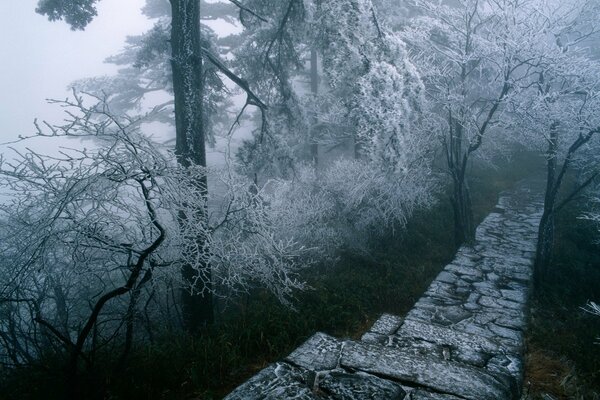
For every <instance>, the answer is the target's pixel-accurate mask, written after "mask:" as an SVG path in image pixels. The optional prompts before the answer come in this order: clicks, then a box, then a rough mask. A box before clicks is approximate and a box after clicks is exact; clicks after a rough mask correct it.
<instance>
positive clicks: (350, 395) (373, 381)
mask: <svg viewBox="0 0 600 400" xmlns="http://www.w3.org/2000/svg"><path fill="white" fill-rule="evenodd" d="M318 385H319V388H320V389H321V390H322V391H323V392H325V393H327V394H328V395H329V396H330V397H331V398H332V399H336V400H338V399H339V400H372V399H381V400H402V399H404V398H405V396H406V392H405V391H404V390H403V389H402V387H401V386H400V385H398V384H397V383H394V382H392V381H388V380H385V379H381V378H378V377H376V376H373V375H369V374H365V373H356V374H349V373H345V372H331V373H328V374H326V375H325V376H323V377H322V378H320V379H319V383H318Z"/></svg>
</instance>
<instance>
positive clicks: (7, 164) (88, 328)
mask: <svg viewBox="0 0 600 400" xmlns="http://www.w3.org/2000/svg"><path fill="white" fill-rule="evenodd" d="M58 103H59V105H60V106H61V107H63V108H64V109H65V110H66V111H67V113H68V116H67V118H66V121H65V123H64V125H60V126H50V125H46V126H45V127H44V126H40V127H39V129H38V132H37V134H36V135H34V136H33V137H31V138H27V139H22V141H21V142H19V143H18V145H19V146H20V147H23V146H21V145H26V144H28V143H29V141H32V140H34V141H38V142H39V141H40V140H41V141H45V142H47V141H50V142H52V141H56V140H58V141H61V142H62V143H65V142H66V139H73V142H74V143H76V144H77V145H79V144H80V143H81V141H82V140H83V141H84V143H86V144H87V145H88V148H84V149H77V148H69V147H61V148H60V149H59V150H58V151H57V152H56V154H49V155H47V154H42V153H38V152H35V151H32V150H24V151H22V152H21V151H15V154H14V155H13V156H12V157H9V155H8V154H5V158H3V159H2V160H1V162H0V187H1V188H2V192H3V193H10V198H8V199H6V200H4V201H3V202H2V203H1V204H0V227H1V229H0V236H1V237H0V258H1V259H2V262H1V263H0V315H1V318H0V343H2V347H1V348H0V361H1V362H2V363H5V364H9V365H12V366H19V365H23V364H29V363H31V362H32V361H33V360H35V359H36V358H38V357H40V356H41V355H42V354H44V353H47V352H55V353H56V354H57V355H59V356H60V355H62V354H66V355H67V360H66V368H65V371H66V374H67V376H66V379H67V382H68V383H69V385H71V388H72V389H73V390H74V393H72V397H73V398H81V397H80V396H78V395H77V389H78V388H77V385H76V378H77V371H78V365H80V364H84V365H87V366H88V367H90V366H91V365H92V364H93V362H94V361H93V357H92V356H91V354H94V352H95V351H96V350H97V349H98V348H102V347H107V346H108V347H109V348H110V347H112V349H113V350H114V351H115V352H119V353H120V354H121V357H120V359H119V362H121V361H123V360H124V358H125V357H126V356H127V353H128V351H129V349H130V348H131V346H132V344H133V342H134V340H138V341H139V340H142V341H143V340H147V337H148V335H151V334H152V332H153V331H156V330H160V329H161V328H168V327H172V326H177V325H179V324H180V323H183V324H185V325H187V324H189V322H188V321H185V320H184V321H180V320H179V318H178V315H179V312H178V308H179V307H178V305H177V304H174V303H173V301H172V297H171V296H172V290H173V289H178V288H184V290H185V291H187V292H189V293H190V295H197V294H205V295H206V294H212V293H214V292H220V293H226V294H229V293H230V292H231V290H243V291H246V290H249V289H250V288H251V287H254V286H255V285H259V286H260V287H267V288H269V289H270V290H271V291H272V292H273V293H274V294H275V295H276V296H277V298H279V299H280V300H281V301H282V302H289V301H290V298H291V296H292V294H293V290H294V289H301V288H302V287H303V284H302V282H301V281H300V280H299V279H298V277H297V273H298V271H299V270H300V268H302V267H304V266H306V265H309V264H310V258H307V257H306V255H307V253H306V250H305V249H304V248H303V247H302V246H301V245H298V244H297V243H296V241H295V240H294V238H293V237H286V238H285V239H283V238H281V237H280V236H278V235H277V233H278V232H277V230H276V229H274V227H275V226H276V223H275V220H274V216H276V215H277V213H274V212H273V211H272V210H271V209H270V206H269V204H268V203H267V202H265V201H264V200H263V194H262V193H261V192H260V191H258V190H251V191H249V190H244V189H245V188H246V187H247V185H248V182H247V180H245V179H241V178H240V177H237V176H235V175H233V174H231V173H230V174H223V175H221V179H222V180H223V182H224V185H225V186H226V187H227V188H228V190H227V191H226V193H225V194H224V195H222V196H221V202H220V203H221V204H222V205H223V209H222V211H221V212H219V213H214V215H213V218H212V219H209V220H206V219H205V218H206V206H205V200H204V199H205V196H206V192H205V188H204V187H203V186H201V185H198V182H202V181H204V180H205V176H206V174H207V171H206V168H204V167H202V166H200V165H197V164H192V165H190V166H184V165H182V164H181V163H178V162H177V159H176V157H175V155H174V154H173V152H170V151H168V150H167V149H165V148H164V146H161V145H159V144H157V143H154V142H152V141H151V140H149V139H148V138H146V137H145V136H144V135H143V134H142V133H141V132H140V131H139V127H140V124H142V123H143V122H144V120H143V119H139V118H137V117H136V118H131V117H127V116H116V115H114V114H112V113H111V112H110V110H109V108H108V105H107V103H106V102H104V101H100V102H98V103H94V104H92V105H91V106H87V105H86V104H85V103H86V101H84V98H82V97H81V96H77V95H76V96H75V98H74V99H73V100H72V101H66V102H58ZM23 238H27V240H23ZM207 249H210V251H207ZM206 265H210V266H211V269H210V273H211V275H207V274H206ZM185 268H189V269H190V270H191V271H194V275H193V277H194V279H193V280H190V278H189V277H188V276H186V275H183V276H182V275H181V274H179V271H181V270H182V269H185ZM184 306H185V304H184ZM184 318H187V316H184ZM142 328H143V329H142ZM117 354H118V353H117Z"/></svg>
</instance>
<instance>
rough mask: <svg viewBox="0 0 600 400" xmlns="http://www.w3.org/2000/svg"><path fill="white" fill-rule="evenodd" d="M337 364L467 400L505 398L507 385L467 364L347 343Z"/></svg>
mask: <svg viewBox="0 0 600 400" xmlns="http://www.w3.org/2000/svg"><path fill="white" fill-rule="evenodd" d="M340 364H341V366H343V367H345V368H352V369H354V370H359V371H364V372H368V373H373V374H376V375H377V376H381V377H384V376H385V377H390V378H393V379H396V380H399V381H401V382H407V383H411V384H416V385H419V386H424V387H426V388H430V389H433V390H434V391H437V392H442V393H447V394H452V395H456V396H461V397H463V398H465V399H468V400H498V399H509V398H511V396H512V395H513V393H512V391H511V388H510V387H508V386H506V384H505V383H504V382H502V381H501V380H500V379H497V378H496V377H495V376H494V375H491V374H489V373H487V372H484V371H483V370H481V369H477V368H473V367H470V366H467V365H463V364H459V363H453V362H449V361H442V360H438V359H435V358H432V357H422V356H416V355H412V354H406V353H405V352H403V351H401V350H397V349H393V348H390V347H380V346H373V345H369V344H365V343H359V342H347V343H346V344H345V346H344V349H343V350H342V358H341V362H340Z"/></svg>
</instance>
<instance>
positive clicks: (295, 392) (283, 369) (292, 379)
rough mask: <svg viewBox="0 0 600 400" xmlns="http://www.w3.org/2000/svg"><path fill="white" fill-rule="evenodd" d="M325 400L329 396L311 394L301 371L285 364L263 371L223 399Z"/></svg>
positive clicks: (272, 366) (274, 365) (271, 366)
mask: <svg viewBox="0 0 600 400" xmlns="http://www.w3.org/2000/svg"><path fill="white" fill-rule="evenodd" d="M292 398H293V399H297V400H316V399H320V400H325V399H330V397H329V396H327V395H325V394H323V395H320V394H316V393H313V391H312V389H311V388H310V387H309V386H308V385H307V384H306V380H305V377H304V376H303V374H302V372H301V370H299V369H298V368H294V367H292V366H291V365H289V364H286V363H276V364H273V365H270V366H269V367H267V368H265V369H263V370H262V371H260V372H259V373H258V374H256V375H255V376H253V377H252V378H250V379H249V380H248V381H246V383H244V384H243V385H241V386H239V387H238V388H237V389H235V390H234V391H233V392H231V393H230V394H229V395H227V396H226V397H225V399H224V400H281V399H292Z"/></svg>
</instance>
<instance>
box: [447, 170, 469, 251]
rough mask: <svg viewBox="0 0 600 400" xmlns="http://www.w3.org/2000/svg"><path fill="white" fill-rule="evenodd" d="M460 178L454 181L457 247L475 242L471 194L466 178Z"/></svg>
mask: <svg viewBox="0 0 600 400" xmlns="http://www.w3.org/2000/svg"><path fill="white" fill-rule="evenodd" d="M458 175H462V178H461V177H460V176H458V177H457V178H455V179H454V180H453V192H452V200H451V201H452V211H453V214H454V242H455V244H456V245H457V246H460V245H462V244H463V243H467V244H469V243H472V242H473V241H474V240H475V227H474V225H473V209H472V205H471V192H470V190H469V186H468V184H467V182H466V180H465V178H464V174H460V173H459V174H458Z"/></svg>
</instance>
